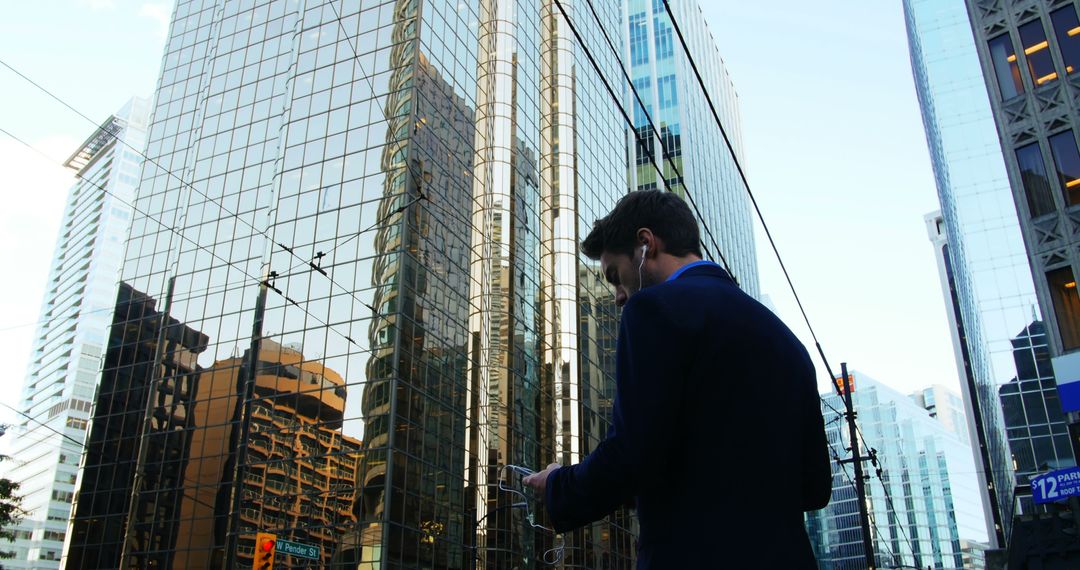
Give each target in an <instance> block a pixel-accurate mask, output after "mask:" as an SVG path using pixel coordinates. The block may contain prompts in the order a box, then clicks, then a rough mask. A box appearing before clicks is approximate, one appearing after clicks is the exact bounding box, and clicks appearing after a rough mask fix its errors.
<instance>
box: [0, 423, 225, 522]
mask: <svg viewBox="0 0 1080 570" xmlns="http://www.w3.org/2000/svg"><path fill="white" fill-rule="evenodd" d="M0 405H2V406H4V407H5V408H7V409H9V410H11V411H13V412H15V413H16V414H19V415H20V416H23V417H25V418H26V419H28V420H30V421H32V422H35V423H37V424H38V425H39V426H41V427H43V428H45V429H47V430H49V431H51V432H53V433H55V434H56V435H58V436H60V437H62V438H64V439H66V440H67V441H69V442H71V443H73V444H75V445H77V446H78V447H79V449H81V450H83V452H88V450H87V446H86V444H85V443H83V442H81V441H79V440H77V439H75V438H73V437H71V436H70V435H68V434H66V433H63V432H61V431H59V430H57V429H56V428H54V427H52V426H50V425H49V424H47V423H45V422H43V421H41V420H39V419H37V418H35V417H33V416H31V415H30V414H27V413H26V412H23V411H22V410H19V409H17V408H15V407H14V406H11V405H9V404H6V403H4V402H0ZM45 437H46V438H47V437H48V436H45ZM40 441H45V440H44V439H42V440H40ZM40 441H39V443H40ZM26 463H27V462H26V461H22V462H21V464H22V465H26ZM183 497H184V498H185V499H191V500H192V501H195V502H196V503H199V504H201V505H203V506H206V507H210V508H211V509H214V508H216V507H214V505H211V504H209V503H206V502H204V501H202V500H200V499H199V498H197V497H193V496H191V495H188V494H187V493H186V492H184V493H183Z"/></svg>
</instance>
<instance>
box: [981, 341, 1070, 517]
mask: <svg viewBox="0 0 1080 570" xmlns="http://www.w3.org/2000/svg"><path fill="white" fill-rule="evenodd" d="M1012 342H1013V359H1014V361H1015V362H1016V377H1015V378H1013V379H1012V380H1011V381H1010V382H1009V383H1008V384H1005V385H1003V386H1001V388H1000V390H999V392H1000V394H1001V407H1002V410H1003V411H1004V414H1005V429H1006V435H1007V436H1008V438H1009V449H1010V450H1011V451H1012V456H1013V467H1014V468H1015V470H1016V491H1017V501H1018V503H1019V505H1020V510H1021V511H1022V512H1025V513H1031V512H1034V509H1035V504H1034V502H1033V501H1032V498H1031V479H1032V478H1033V477H1035V476H1037V475H1041V474H1043V473H1046V472H1047V471H1050V470H1052V469H1063V468H1065V467H1071V466H1074V465H1076V461H1075V459H1074V458H1073V450H1072V445H1071V444H1070V443H1069V427H1068V425H1067V424H1066V422H1065V415H1064V414H1063V413H1062V412H1061V403H1060V402H1059V401H1058V393H1057V386H1056V385H1055V383H1054V371H1053V367H1052V366H1051V365H1050V350H1049V347H1048V346H1047V339H1046V325H1045V324H1044V323H1043V322H1042V321H1034V322H1032V323H1031V324H1029V325H1028V326H1026V327H1024V329H1023V330H1021V331H1020V334H1018V335H1016V337H1015V338H1013V341H1012Z"/></svg>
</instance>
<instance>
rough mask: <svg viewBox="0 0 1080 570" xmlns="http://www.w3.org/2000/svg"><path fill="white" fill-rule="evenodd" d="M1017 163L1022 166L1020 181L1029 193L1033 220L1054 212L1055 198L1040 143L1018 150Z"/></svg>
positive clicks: (1029, 204)
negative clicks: (1047, 175)
mask: <svg viewBox="0 0 1080 570" xmlns="http://www.w3.org/2000/svg"><path fill="white" fill-rule="evenodd" d="M1016 161H1017V162H1018V163H1019V164H1020V179H1021V180H1022V181H1023V184H1024V192H1025V193H1027V202H1028V209H1029V210H1030V211H1031V216H1032V217H1033V218H1035V217H1039V216H1041V215H1043V214H1049V213H1050V212H1053V211H1054V209H1055V208H1054V198H1053V196H1052V195H1051V193H1050V179H1049V178H1047V177H1046V166H1045V163H1044V162H1043V156H1042V151H1041V150H1039V143H1035V144H1029V145H1027V146H1024V147H1020V148H1018V149H1016Z"/></svg>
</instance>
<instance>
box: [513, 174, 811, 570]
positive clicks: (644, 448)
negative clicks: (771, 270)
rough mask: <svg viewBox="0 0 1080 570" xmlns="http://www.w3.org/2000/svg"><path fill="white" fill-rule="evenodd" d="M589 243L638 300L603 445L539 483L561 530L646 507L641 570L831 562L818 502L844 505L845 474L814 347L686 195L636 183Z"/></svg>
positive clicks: (641, 515)
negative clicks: (736, 269)
mask: <svg viewBox="0 0 1080 570" xmlns="http://www.w3.org/2000/svg"><path fill="white" fill-rule="evenodd" d="M581 247H582V251H583V252H584V253H585V255H586V256H588V257H590V258H592V259H599V260H600V267H601V269H602V270H603V273H604V276H605V277H606V278H607V280H608V281H609V282H610V283H611V284H612V285H613V286H614V287H615V303H616V304H617V305H619V306H621V307H623V310H622V317H621V319H620V323H619V338H618V347H617V350H616V365H615V379H616V386H617V391H616V396H615V407H614V417H613V423H612V427H611V430H610V431H609V432H608V435H607V439H605V440H604V441H603V442H601V443H600V445H599V446H597V448H596V450H595V451H593V452H592V453H590V454H589V455H588V457H586V458H585V459H584V460H583V461H582V462H581V463H579V464H577V465H571V466H568V467H561V466H559V465H558V464H552V465H550V466H548V468H547V469H545V470H544V471H542V472H540V473H537V474H536V475H532V476H530V477H528V478H526V479H525V480H524V482H525V484H526V485H529V486H530V487H532V488H533V489H535V490H536V491H537V492H539V493H542V495H543V497H544V503H545V505H546V507H547V513H548V517H549V518H550V520H551V521H552V524H553V525H554V527H555V530H556V531H557V532H565V531H568V530H571V529H574V528H577V527H580V526H582V525H585V524H588V523H590V522H593V521H596V520H598V519H601V518H603V517H604V516H606V515H608V514H609V513H610V512H611V511H613V510H614V509H616V508H618V507H619V506H621V505H624V504H627V503H632V504H635V505H636V508H637V514H638V519H639V520H640V523H641V534H640V537H639V539H638V568H649V569H685V568H733V569H739V570H744V569H748V568H768V569H771V568H776V569H782V570H796V569H803V568H805V569H813V568H816V567H817V564H816V563H815V561H814V554H813V552H812V551H811V548H810V542H809V540H808V539H807V535H806V531H805V528H804V526H803V512H805V511H810V510H816V509H821V508H823V507H825V506H826V505H827V504H828V502H829V497H830V494H831V491H832V473H831V469H830V463H829V453H828V444H827V443H826V440H825V426H824V422H823V421H822V417H821V408H820V404H819V400H818V393H817V383H816V379H815V375H814V366H813V364H811V362H810V357H809V355H808V354H807V352H806V349H805V348H804V347H803V346H802V344H801V343H800V342H799V341H798V339H796V338H795V335H794V334H792V332H791V331H790V330H789V329H788V328H787V326H785V325H784V323H782V322H781V321H780V320H779V319H778V318H777V317H776V316H775V315H773V313H772V312H770V311H769V310H768V309H766V308H765V307H764V306H762V305H761V304H760V303H758V302H757V301H755V300H754V299H753V298H751V297H750V296H749V295H747V294H746V293H743V292H742V291H741V290H740V289H739V287H738V286H737V285H736V284H735V282H734V281H732V279H731V277H730V276H729V275H728V274H727V272H725V271H724V270H723V269H722V268H720V267H719V266H718V265H716V264H715V263H712V262H709V261H702V255H701V247H700V237H699V233H698V227H697V223H696V221H695V219H694V216H693V214H692V213H691V212H690V209H689V208H688V207H687V205H686V203H685V202H683V200H682V199H681V198H679V197H677V196H676V195H674V194H671V193H665V192H660V191H641V192H632V193H630V194H628V195H627V196H625V197H624V198H623V199H622V200H620V201H619V203H618V204H617V205H616V206H615V209H614V210H612V211H611V213H610V214H608V215H607V216H606V217H604V218H602V219H600V220H598V221H597V222H596V224H595V226H594V227H593V230H592V232H590V233H589V235H588V237H586V238H585V241H584V242H582V246H581Z"/></svg>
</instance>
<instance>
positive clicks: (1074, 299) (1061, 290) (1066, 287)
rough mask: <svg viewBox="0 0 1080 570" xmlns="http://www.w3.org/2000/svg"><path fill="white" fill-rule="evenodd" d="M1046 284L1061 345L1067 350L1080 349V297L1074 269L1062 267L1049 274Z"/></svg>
mask: <svg viewBox="0 0 1080 570" xmlns="http://www.w3.org/2000/svg"><path fill="white" fill-rule="evenodd" d="M1046 282H1047V285H1049V286H1050V297H1051V298H1052V299H1053V302H1054V316H1056V317H1057V324H1058V331H1060V333H1061V344H1062V345H1063V346H1064V348H1065V350H1072V349H1074V348H1077V347H1080V295H1078V294H1077V292H1076V279H1074V278H1073V272H1072V268H1070V267H1062V268H1061V269H1055V270H1053V271H1050V272H1047V274H1046Z"/></svg>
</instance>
